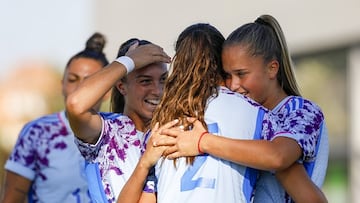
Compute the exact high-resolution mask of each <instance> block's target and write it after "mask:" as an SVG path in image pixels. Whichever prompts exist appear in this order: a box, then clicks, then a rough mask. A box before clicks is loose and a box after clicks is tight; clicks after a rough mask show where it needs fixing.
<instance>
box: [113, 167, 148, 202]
mask: <svg viewBox="0 0 360 203" xmlns="http://www.w3.org/2000/svg"><path fill="white" fill-rule="evenodd" d="M149 170H150V169H149V167H147V166H145V164H143V163H142V162H141V161H139V162H138V164H137V166H136V168H135V170H134V171H133V174H132V175H131V176H130V178H129V180H128V181H127V182H126V184H125V185H124V187H123V188H122V190H121V192H120V195H119V197H118V200H117V203H137V202H138V201H139V200H140V197H141V194H142V192H143V188H144V183H145V181H146V178H147V176H148V173H149Z"/></svg>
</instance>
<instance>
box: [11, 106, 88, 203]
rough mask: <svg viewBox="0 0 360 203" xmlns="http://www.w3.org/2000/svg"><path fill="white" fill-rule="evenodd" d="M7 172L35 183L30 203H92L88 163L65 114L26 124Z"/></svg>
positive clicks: (31, 190) (31, 189)
mask: <svg viewBox="0 0 360 203" xmlns="http://www.w3.org/2000/svg"><path fill="white" fill-rule="evenodd" d="M5 169H6V170H9V171H12V172H14V173H16V174H19V175H21V176H23V177H25V178H27V179H29V180H30V181H32V185H31V188H30V191H29V194H28V202H49V201H50V202H54V203H63V202H68V203H71V202H73V203H80V202H81V203H88V202H91V200H90V197H89V194H88V185H87V182H86V177H85V160H84V158H83V157H82V156H81V155H80V152H79V150H78V149H77V147H76V145H75V143H74V134H73V133H72V131H71V128H70V126H69V123H68V120H67V119H66V117H65V113H64V112H60V113H56V114H51V115H47V116H44V117H41V118H39V119H36V120H34V121H31V122H29V123H28V124H26V125H25V126H24V128H23V129H22V130H21V132H20V135H19V138H18V140H17V143H16V145H15V147H14V149H13V151H12V153H11V155H10V157H9V159H8V160H7V162H6V164H5Z"/></svg>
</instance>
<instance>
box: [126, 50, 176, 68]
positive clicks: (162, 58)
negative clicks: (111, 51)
mask: <svg viewBox="0 0 360 203" xmlns="http://www.w3.org/2000/svg"><path fill="white" fill-rule="evenodd" d="M136 46H137V44H134V45H132V46H131V48H132V49H129V51H128V52H126V56H129V57H130V58H131V59H132V60H133V61H134V63H135V68H141V67H144V66H146V65H148V64H151V63H156V62H161V63H170V62H171V58H170V56H168V55H167V54H166V53H165V52H164V50H163V48H161V47H160V46H158V45H155V44H146V45H142V46H137V47H136Z"/></svg>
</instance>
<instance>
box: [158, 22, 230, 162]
mask: <svg viewBox="0 0 360 203" xmlns="http://www.w3.org/2000/svg"><path fill="white" fill-rule="evenodd" d="M224 40H225V39H224V37H223V36H222V34H221V33H220V32H219V31H218V30H217V29H216V28H215V27H213V26H212V25H210V24H206V23H198V24H194V25H191V26H189V27H187V28H186V29H185V30H184V31H183V32H182V33H181V34H180V35H179V37H178V39H177V42H176V46H175V56H174V58H173V61H172V64H171V68H172V70H171V71H170V72H171V74H170V76H169V77H168V78H167V80H166V82H165V85H164V92H163V96H162V99H161V102H160V104H159V105H158V107H157V109H156V110H155V111H154V114H153V119H152V122H151V128H152V127H154V125H155V123H156V122H159V124H160V125H163V124H165V123H167V122H169V121H171V120H173V119H176V118H181V117H184V116H191V117H196V118H198V119H199V120H200V121H201V122H202V123H203V125H204V126H206V124H205V121H204V114H205V109H206V103H207V100H208V98H209V97H211V96H214V95H217V87H218V84H219V83H220V82H221V81H222V79H223V78H222V74H223V71H222V66H221V49H222V44H223V42H224ZM189 160H190V162H192V160H193V158H191V159H188V161H189Z"/></svg>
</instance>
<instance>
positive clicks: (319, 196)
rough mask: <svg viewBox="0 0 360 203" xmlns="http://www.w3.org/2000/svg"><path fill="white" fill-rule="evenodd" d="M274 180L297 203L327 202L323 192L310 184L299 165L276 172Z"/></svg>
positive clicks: (301, 166)
mask: <svg viewBox="0 0 360 203" xmlns="http://www.w3.org/2000/svg"><path fill="white" fill-rule="evenodd" d="M276 178H277V179H278V181H279V182H280V183H281V184H282V186H283V187H284V189H285V190H286V192H287V193H288V194H289V195H290V196H291V198H292V199H293V200H294V201H295V202H297V203H307V202H314V203H326V202H327V199H326V197H325V195H324V194H323V192H322V191H321V190H320V188H318V187H317V186H316V185H315V184H314V183H313V182H312V180H311V179H310V177H309V176H308V174H307V173H306V171H305V168H304V167H303V165H301V164H298V163H295V164H293V165H291V166H290V167H289V168H287V169H285V170H282V171H278V172H276Z"/></svg>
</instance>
